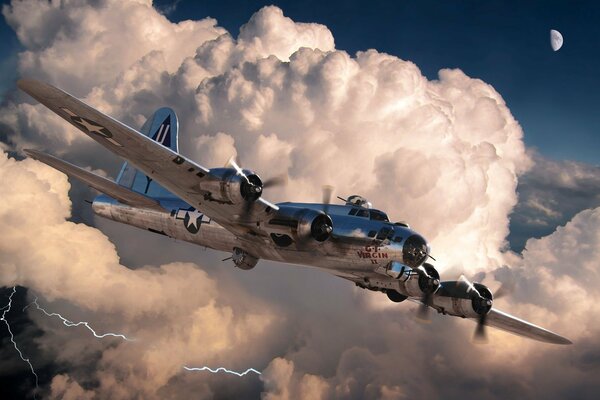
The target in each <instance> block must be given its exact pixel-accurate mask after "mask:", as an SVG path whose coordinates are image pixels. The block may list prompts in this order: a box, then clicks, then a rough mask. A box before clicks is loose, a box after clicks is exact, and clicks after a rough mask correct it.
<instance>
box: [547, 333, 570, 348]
mask: <svg viewBox="0 0 600 400" xmlns="http://www.w3.org/2000/svg"><path fill="white" fill-rule="evenodd" d="M555 335H556V336H555V337H554V338H553V340H552V341H551V342H550V343H552V344H560V345H563V346H564V345H570V344H573V342H572V341H570V340H569V339H567V338H566V337H563V336H560V335H557V334H555Z"/></svg>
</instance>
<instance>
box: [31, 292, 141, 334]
mask: <svg viewBox="0 0 600 400" xmlns="http://www.w3.org/2000/svg"><path fill="white" fill-rule="evenodd" d="M31 305H34V306H35V308H37V309H38V310H39V311H41V312H43V313H44V314H45V315H46V316H48V317H58V318H60V320H61V321H62V323H63V325H64V326H68V327H69V328H72V327H77V326H85V327H86V328H87V330H88V331H90V332H92V334H93V335H94V337H96V338H98V339H102V338H105V337H118V338H121V339H123V340H127V341H133V339H130V338H128V337H127V336H125V335H123V334H120V333H112V332H108V333H102V334H98V333H97V332H96V331H95V330H94V329H93V328H92V327H91V326H90V324H89V322H86V321H80V322H73V321H69V320H68V319H66V318H65V317H63V316H62V315H60V314H59V313H55V312H48V311H46V310H45V309H43V308H42V307H41V306H40V304H39V303H38V298H37V297H36V298H35V299H33V301H32V302H31V303H29V304H28V305H26V306H25V307H24V308H23V311H25V309H26V308H27V307H29V306H31Z"/></svg>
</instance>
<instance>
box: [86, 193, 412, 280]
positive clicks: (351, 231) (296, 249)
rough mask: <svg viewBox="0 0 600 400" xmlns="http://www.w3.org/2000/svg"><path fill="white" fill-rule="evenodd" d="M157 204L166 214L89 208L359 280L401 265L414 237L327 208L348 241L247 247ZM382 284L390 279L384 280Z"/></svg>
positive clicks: (203, 242)
mask: <svg viewBox="0 0 600 400" xmlns="http://www.w3.org/2000/svg"><path fill="white" fill-rule="evenodd" d="M160 204H161V205H162V206H163V207H164V208H165V212H158V211H155V210H149V209H143V208H136V207H131V206H127V205H124V204H122V203H119V202H118V201H116V200H114V199H112V198H110V197H108V196H104V195H100V196H98V197H97V198H96V199H95V200H94V202H93V209H94V212H95V213H96V214H97V215H100V216H102V217H105V218H108V219H111V220H114V221H117V222H121V223H125V224H128V225H132V226H135V227H138V228H141V229H144V230H149V231H151V232H155V233H159V234H163V235H165V236H168V237H171V238H175V239H178V240H183V241H186V242H190V243H194V244H197V245H200V246H203V247H208V248H211V249H215V250H220V251H225V252H229V253H231V252H232V251H233V249H234V248H236V247H237V248H242V249H244V250H245V251H248V252H249V253H251V254H252V255H253V256H255V257H257V258H259V259H265V260H271V261H280V262H285V263H292V264H299V265H307V266H312V267H317V268H322V269H325V270H329V272H332V273H334V274H336V275H353V273H358V274H357V276H359V275H360V276H364V275H365V273H367V274H370V273H374V274H376V275H375V276H377V275H379V276H381V275H380V274H377V273H376V272H375V270H376V269H377V268H378V267H382V266H385V265H387V264H389V263H390V261H399V262H402V248H403V244H404V241H405V240H406V238H408V237H409V236H411V235H413V234H415V232H413V231H412V230H410V229H409V228H407V227H405V226H401V225H394V224H391V223H389V222H385V221H376V220H371V219H369V218H368V217H358V216H349V215H348V214H349V212H350V210H352V209H353V207H352V206H348V205H343V206H342V205H329V206H328V211H327V212H328V214H329V215H330V217H331V219H332V221H333V226H334V233H335V234H336V235H337V236H338V237H342V238H343V237H346V238H347V239H348V240H347V241H342V242H340V241H336V242H335V243H334V242H332V241H330V240H327V241H324V242H322V243H318V242H316V241H311V242H309V243H306V244H305V245H303V246H297V245H296V244H295V243H293V244H292V245H288V246H286V247H283V246H279V245H277V244H276V243H275V242H274V240H273V239H271V238H270V237H269V236H266V237H264V238H262V243H261V244H260V245H258V244H257V242H256V241H253V242H249V241H245V240H243V239H242V238H239V237H236V235H234V234H233V233H231V232H229V231H228V230H226V229H225V228H223V227H221V226H220V225H218V224H217V223H215V222H214V221H211V220H210V219H209V218H208V217H206V216H205V215H203V214H201V213H199V212H197V211H195V210H193V209H192V210H190V208H191V207H190V206H189V205H188V204H186V203H185V202H183V201H177V200H169V199H165V200H161V201H160ZM278 206H279V207H280V208H286V207H292V208H309V209H314V210H323V207H324V205H322V204H307V203H281V204H278ZM169 210H170V211H169ZM382 228H388V229H390V230H391V233H390V234H389V239H387V238H386V239H384V240H379V241H377V242H376V243H377V245H365V244H364V240H363V242H362V243H353V238H354V237H355V236H356V234H357V232H359V231H360V232H365V233H371V234H372V233H373V232H380V231H381V229H382ZM394 240H395V241H394ZM348 277H350V276H348ZM382 279H384V280H386V281H388V280H390V279H387V277H385V276H382ZM392 281H393V280H392Z"/></svg>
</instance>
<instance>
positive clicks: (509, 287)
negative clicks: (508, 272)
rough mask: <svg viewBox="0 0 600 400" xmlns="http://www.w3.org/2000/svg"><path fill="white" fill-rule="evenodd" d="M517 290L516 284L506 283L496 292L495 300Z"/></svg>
mask: <svg viewBox="0 0 600 400" xmlns="http://www.w3.org/2000/svg"><path fill="white" fill-rule="evenodd" d="M514 290H515V285H514V283H512V282H511V283H509V282H505V283H503V284H502V285H500V287H499V288H498V290H496V291H495V292H494V300H495V299H501V298H503V297H506V296H508V295H509V294H511V293H512V292H514Z"/></svg>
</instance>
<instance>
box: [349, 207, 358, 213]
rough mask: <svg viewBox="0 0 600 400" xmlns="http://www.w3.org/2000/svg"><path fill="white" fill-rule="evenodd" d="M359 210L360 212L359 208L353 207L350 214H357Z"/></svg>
mask: <svg viewBox="0 0 600 400" xmlns="http://www.w3.org/2000/svg"><path fill="white" fill-rule="evenodd" d="M357 212H358V208H353V209H352V210H350V212H349V213H348V215H356V213H357Z"/></svg>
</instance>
